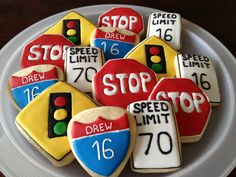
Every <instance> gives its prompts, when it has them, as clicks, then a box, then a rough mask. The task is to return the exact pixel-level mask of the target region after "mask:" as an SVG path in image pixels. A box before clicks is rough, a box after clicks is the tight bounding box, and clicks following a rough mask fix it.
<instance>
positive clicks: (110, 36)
mask: <svg viewBox="0 0 236 177" xmlns="http://www.w3.org/2000/svg"><path fill="white" fill-rule="evenodd" d="M90 43H91V46H95V47H99V48H101V49H102V50H103V52H104V56H105V59H106V60H109V59H113V58H123V57H124V56H125V55H126V54H127V53H128V52H129V51H130V50H131V49H132V48H133V47H134V46H135V45H136V44H138V43H139V36H138V35H137V34H135V33H134V32H131V31H128V30H125V29H120V28H111V27H110V28H107V27H103V28H98V29H96V30H95V31H94V32H93V33H92V35H91V41H90Z"/></svg>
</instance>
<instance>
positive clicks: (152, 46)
mask: <svg viewBox="0 0 236 177" xmlns="http://www.w3.org/2000/svg"><path fill="white" fill-rule="evenodd" d="M176 55H177V51H175V50H174V49H173V48H171V47H170V46H169V45H168V44H166V43H165V42H164V41H163V40H161V39H160V38H158V37H156V36H151V37H149V38H147V39H145V40H144V41H142V42H140V43H139V44H138V45H137V46H135V47H134V48H133V49H132V50H131V51H130V52H129V53H128V54H127V55H126V56H125V57H124V58H127V59H134V60H137V61H138V62H140V63H142V64H143V65H145V66H147V67H149V68H150V69H152V70H153V71H154V72H155V73H156V75H157V78H158V79H160V78H162V77H175V69H174V60H175V57H176Z"/></svg>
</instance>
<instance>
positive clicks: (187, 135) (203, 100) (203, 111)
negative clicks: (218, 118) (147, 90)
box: [149, 78, 211, 142]
mask: <svg viewBox="0 0 236 177" xmlns="http://www.w3.org/2000/svg"><path fill="white" fill-rule="evenodd" d="M149 99H150V100H167V101H170V102H171V103H172V104H173V109H174V111H175V113H176V118H177V123H178V128H179V133H180V137H181V142H195V141H198V140H199V139H200V138H201V136H202V134H203V132H204V130H205V128H206V126H207V123H208V120H209V118H210V114H211V106H210V104H209V101H208V98H207V96H206V95H205V93H204V92H203V91H202V90H201V89H200V88H199V87H198V86H197V85H196V84H195V83H194V82H193V81H192V80H190V79H185V78H163V79H161V80H160V81H159V82H158V83H157V85H156V86H155V88H154V89H153V91H152V93H151V94H150V96H149Z"/></svg>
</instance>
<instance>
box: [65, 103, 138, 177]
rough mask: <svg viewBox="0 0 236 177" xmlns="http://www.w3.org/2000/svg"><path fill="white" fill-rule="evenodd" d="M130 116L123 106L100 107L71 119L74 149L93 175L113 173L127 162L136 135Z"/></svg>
mask: <svg viewBox="0 0 236 177" xmlns="http://www.w3.org/2000/svg"><path fill="white" fill-rule="evenodd" d="M132 118H133V117H132ZM129 119H130V118H129V115H128V114H127V112H126V111H125V110H124V109H122V108H118V107H99V108H94V109H90V110H86V111H83V112H81V113H80V114H78V115H76V116H75V117H74V118H73V119H72V120H71V121H70V123H69V128H68V137H69V141H70V145H71V148H72V151H73V153H74V155H75V157H76V158H77V160H78V161H79V162H80V163H81V164H82V166H83V167H84V166H85V168H86V171H88V173H89V174H91V173H92V174H91V176H97V175H100V176H112V175H113V174H114V173H115V171H116V170H117V168H118V167H119V169H118V170H119V171H121V170H122V168H123V167H124V166H125V163H126V162H127V160H128V157H129V156H130V154H131V149H132V148H130V147H132V146H133V145H132V144H133V143H134V135H135V133H134V131H133V128H132V127H133V125H132V127H131V126H130V125H131V124H130V123H131V122H130V121H131V120H129ZM133 121H134V119H132V123H134V122H133ZM120 142H122V143H120ZM120 168H121V169H120ZM118 173H120V172H118ZM115 176H118V175H115Z"/></svg>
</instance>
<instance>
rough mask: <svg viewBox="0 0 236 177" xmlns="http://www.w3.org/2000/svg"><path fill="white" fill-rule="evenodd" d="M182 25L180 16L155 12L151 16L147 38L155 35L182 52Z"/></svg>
mask: <svg viewBox="0 0 236 177" xmlns="http://www.w3.org/2000/svg"><path fill="white" fill-rule="evenodd" d="M181 23H182V19H181V16H180V14H177V13H168V12H154V13H152V14H150V16H149V21H148V32H147V37H151V36H153V35H155V36H157V37H159V38H161V39H163V40H164V41H166V42H167V43H168V44H169V45H170V46H172V47H173V48H174V49H175V50H180V49H181Z"/></svg>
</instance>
